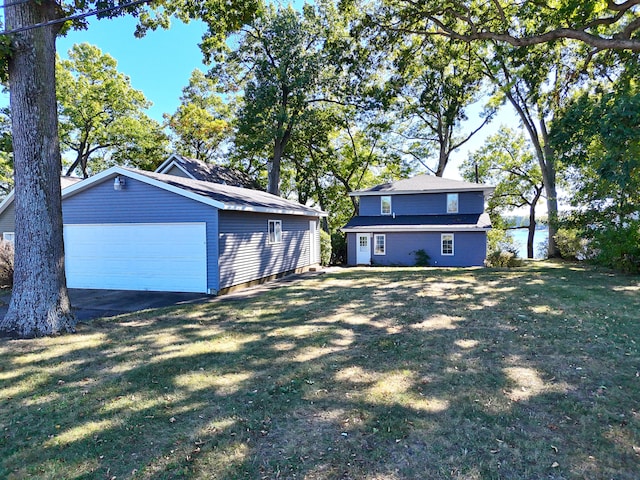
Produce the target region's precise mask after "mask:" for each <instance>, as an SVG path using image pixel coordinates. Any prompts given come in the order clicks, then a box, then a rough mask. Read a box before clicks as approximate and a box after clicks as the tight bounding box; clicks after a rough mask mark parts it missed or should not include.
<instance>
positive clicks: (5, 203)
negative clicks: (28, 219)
mask: <svg viewBox="0 0 640 480" xmlns="http://www.w3.org/2000/svg"><path fill="white" fill-rule="evenodd" d="M14 196H15V190H11V191H10V192H9V195H7V196H6V197H5V198H4V200H3V201H2V203H0V214H2V212H4V211H5V210H6V209H7V207H9V205H11V204H12V203H13V197H14Z"/></svg>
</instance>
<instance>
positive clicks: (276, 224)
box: [267, 220, 282, 245]
mask: <svg viewBox="0 0 640 480" xmlns="http://www.w3.org/2000/svg"><path fill="white" fill-rule="evenodd" d="M272 232H273V238H272ZM267 243H268V244H269V245H276V244H278V243H282V220H269V222H268V223H267Z"/></svg>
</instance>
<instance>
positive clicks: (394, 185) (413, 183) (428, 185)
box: [349, 175, 494, 197]
mask: <svg viewBox="0 0 640 480" xmlns="http://www.w3.org/2000/svg"><path fill="white" fill-rule="evenodd" d="M493 190H494V187H492V186H491V185H485V184H482V183H471V182H464V181H462V180H452V179H450V178H442V177H436V176H434V175H417V176H415V177H412V178H406V179H404V180H397V181H395V182H389V183H383V184H381V185H376V186H375V187H372V188H369V189H366V190H358V191H355V192H351V193H350V194H349V195H351V196H352V197H360V196H367V195H408V194H416V193H444V192H452V193H454V192H474V191H475V192H484V193H485V194H490V193H491V192H493Z"/></svg>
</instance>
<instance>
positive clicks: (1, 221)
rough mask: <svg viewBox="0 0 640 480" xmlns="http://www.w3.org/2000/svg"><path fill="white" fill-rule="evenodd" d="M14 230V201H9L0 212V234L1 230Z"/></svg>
mask: <svg viewBox="0 0 640 480" xmlns="http://www.w3.org/2000/svg"><path fill="white" fill-rule="evenodd" d="M15 231H16V203H15V202H11V205H9V206H8V207H7V208H6V209H5V210H4V212H2V214H0V235H1V234H2V233H3V232H15Z"/></svg>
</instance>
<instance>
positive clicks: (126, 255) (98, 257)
mask: <svg viewBox="0 0 640 480" xmlns="http://www.w3.org/2000/svg"><path fill="white" fill-rule="evenodd" d="M64 248H65V265H66V274H67V286H68V287H69V288H97V289H114V290H153V291H161V292H202V293H206V291H207V244H206V224H204V223H145V224H108V225H104V224H102V225H65V226H64Z"/></svg>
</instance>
